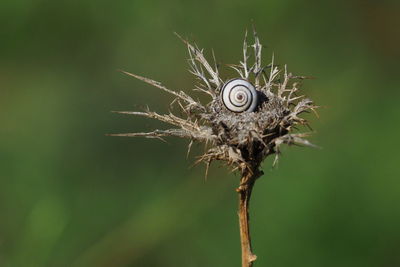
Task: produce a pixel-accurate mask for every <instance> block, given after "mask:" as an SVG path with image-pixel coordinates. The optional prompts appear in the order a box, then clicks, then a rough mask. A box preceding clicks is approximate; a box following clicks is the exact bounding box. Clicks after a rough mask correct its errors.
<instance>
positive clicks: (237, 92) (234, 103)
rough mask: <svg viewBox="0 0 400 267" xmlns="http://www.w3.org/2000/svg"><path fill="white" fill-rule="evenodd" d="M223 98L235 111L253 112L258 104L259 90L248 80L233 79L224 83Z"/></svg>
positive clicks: (228, 106)
mask: <svg viewBox="0 0 400 267" xmlns="http://www.w3.org/2000/svg"><path fill="white" fill-rule="evenodd" d="M221 100H222V103H224V105H225V107H226V108H227V109H229V110H230V111H233V112H245V111H247V112H253V111H254V110H255V109H256V107H257V104H258V94H257V90H256V88H255V87H254V85H252V84H251V83H249V82H248V81H246V80H243V79H233V80H230V81H228V82H226V83H225V84H224V86H223V87H222V90H221Z"/></svg>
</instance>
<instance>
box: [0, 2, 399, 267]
mask: <svg viewBox="0 0 400 267" xmlns="http://www.w3.org/2000/svg"><path fill="white" fill-rule="evenodd" d="M399 17H400V16H399V5H398V1H395V0H393V1H363V0H350V1H317V0H307V1H294V0H285V1H281V0H270V1H261V0H260V1H237V0H233V1H228V0H224V1H208V0H204V1H179V0H170V1H144V0H143V1H115V2H110V1H104V0H98V1H89V0H81V1H50V0H35V1H33V0H2V1H1V3H0V25H1V26H0V36H1V39H0V123H1V126H0V266H5V267H14V266H15V267H25V266H28V267H29V266H56V267H57V266H88V267H91V266H96V267H98V266H188V267H195V266H240V246H239V234H238V225H237V215H236V205H237V199H236V197H237V196H236V193H235V192H234V189H235V187H236V186H237V183H238V176H237V175H235V174H232V173H229V172H228V171H227V170H226V169H225V168H224V167H223V166H222V167H221V166H219V165H218V164H216V165H214V167H213V168H211V170H210V173H209V176H208V179H207V181H205V179H204V167H203V166H198V167H194V168H190V166H191V165H192V164H193V162H194V157H195V156H196V154H199V153H200V152H201V150H202V147H201V146H199V147H196V148H195V149H194V151H193V153H192V154H191V156H190V157H189V159H186V145H187V142H186V141H184V140H176V139H168V143H167V144H166V143H163V142H159V141H157V140H149V139H130V138H117V137H106V136H105V134H106V133H121V132H134V131H142V130H150V129H153V128H155V127H159V128H162V127H164V125H161V124H159V123H157V122H154V121H150V120H145V119H143V118H137V117H129V116H123V115H117V114H112V113H110V111H111V110H140V109H142V108H143V107H144V106H146V105H148V106H149V107H151V108H152V109H154V110H156V111H158V112H165V111H167V110H168V104H169V101H170V100H171V98H170V96H168V95H165V94H164V93H162V92H160V91H159V90H158V89H156V88H152V87H150V86H148V85H146V84H144V83H142V82H140V81H137V80H134V79H133V78H131V77H128V76H126V75H123V74H121V73H120V72H118V71H117V70H118V69H123V70H126V71H129V72H133V73H137V74H141V75H145V76H148V77H151V78H153V79H155V80H159V81H162V82H163V83H164V84H165V85H167V86H168V87H170V88H173V89H184V90H186V91H189V90H190V89H191V88H193V83H194V78H193V77H192V76H191V75H190V74H189V73H188V71H187V67H188V66H187V62H186V58H187V54H186V52H187V51H186V48H185V46H184V45H183V44H182V43H181V42H180V41H179V40H178V39H177V38H176V37H175V36H174V35H173V32H175V31H176V32H178V33H180V34H181V35H183V36H185V37H188V38H189V39H190V40H192V41H195V42H196V43H198V45H199V46H200V47H203V48H205V51H206V54H207V55H209V56H210V55H211V49H214V51H215V53H216V56H217V60H218V62H220V63H221V64H222V65H223V64H228V63H236V62H238V60H240V58H241V56H242V54H241V49H242V47H241V46H242V41H243V37H244V32H245V29H246V28H248V29H251V24H252V21H253V22H254V24H255V25H256V27H257V30H258V33H259V36H260V38H261V41H262V43H263V44H264V45H265V49H264V58H265V61H264V62H266V63H267V62H269V60H270V59H271V55H272V53H275V58H276V61H277V63H279V64H284V63H287V64H288V67H289V70H290V71H291V72H293V73H295V74H302V75H312V76H314V77H316V79H315V80H309V81H306V82H305V84H304V86H303V89H304V92H305V93H306V94H307V95H308V96H310V97H312V98H313V99H314V100H315V101H316V103H317V104H319V105H321V106H323V108H322V109H320V110H319V114H320V118H319V119H318V118H316V117H314V116H312V115H310V116H308V118H309V119H310V120H311V123H312V127H313V129H314V130H315V132H316V133H315V135H314V136H313V137H312V141H313V142H314V143H316V144H317V145H319V146H321V147H322V149H321V150H318V149H310V148H302V147H289V148H286V149H284V151H283V155H282V157H281V159H280V162H279V165H278V167H277V168H272V167H271V162H272V160H271V159H269V160H267V161H266V162H265V163H264V165H263V169H264V171H265V176H264V177H263V178H262V179H260V180H259V181H258V182H257V184H256V187H255V190H254V194H253V199H252V207H251V231H252V239H253V243H254V251H255V253H256V254H257V255H258V260H257V262H256V265H255V266H270V267H272V266H274V267H281V266H282V267H283V266H307V267H314V266H315V267H321V266H324V267H329V266H332V267H336V266H342V267H346V266H349V267H350V266H351V267H356V266H362V267H369V266H371V267H372V266H374V267H375V266H379V267H393V266H400V181H399V178H400V172H399V164H400V163H399V156H398V148H399V141H398V140H399V129H400V126H399V115H400V113H399V111H400V110H399V101H398V99H399V97H400V90H399V60H400V49H399V47H400V32H399V28H400V23H399ZM225 75H226V77H227V78H229V77H232V75H233V73H232V72H225ZM230 75H231V76H230Z"/></svg>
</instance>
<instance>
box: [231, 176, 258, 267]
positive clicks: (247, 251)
mask: <svg viewBox="0 0 400 267" xmlns="http://www.w3.org/2000/svg"><path fill="white" fill-rule="evenodd" d="M261 175H262V172H259V171H257V172H253V173H250V172H248V173H244V174H243V175H242V178H241V179H240V185H239V187H238V188H237V189H236V191H237V192H238V194H239V210H238V215H239V227H240V243H241V248H242V267H251V266H253V262H254V261H255V260H256V259H257V256H256V255H255V254H253V252H252V248H251V238H250V229H249V220H250V219H249V204H250V196H251V192H252V190H253V186H254V183H255V181H256V180H257V178H258V177H260V176H261Z"/></svg>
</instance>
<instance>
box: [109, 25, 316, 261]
mask: <svg viewBox="0 0 400 267" xmlns="http://www.w3.org/2000/svg"><path fill="white" fill-rule="evenodd" d="M253 33H254V43H253V44H252V45H248V43H247V41H248V37H247V33H246V35H245V39H244V43H243V60H242V61H240V63H239V64H238V65H229V67H231V68H233V69H234V70H235V71H236V72H237V74H238V75H239V76H240V80H243V81H247V82H249V83H251V84H252V85H253V86H254V88H255V89H256V91H257V95H256V96H257V98H256V101H257V107H256V109H255V110H254V111H251V112H250V111H245V112H233V111H231V110H229V109H228V108H227V107H226V105H224V103H223V99H222V97H221V91H222V90H223V88H224V86H225V84H226V83H227V82H226V81H227V79H223V78H221V76H220V74H219V70H218V65H217V64H216V60H215V56H214V54H213V59H214V64H212V65H211V64H210V63H209V62H208V61H207V60H206V58H205V56H204V53H203V50H202V49H199V48H198V47H197V45H193V44H191V43H189V42H188V41H187V40H185V39H183V38H182V37H180V36H179V35H177V36H178V37H179V38H180V39H181V40H182V41H183V42H184V43H185V44H186V46H187V48H188V52H189V60H188V61H189V66H190V72H191V73H192V74H193V75H195V77H196V78H197V80H198V81H199V83H198V84H197V85H196V86H195V90H197V91H200V92H202V93H204V94H206V95H208V96H209V97H210V98H211V100H210V102H209V103H207V104H202V103H200V102H199V101H198V100H195V99H193V98H192V97H191V96H189V95H188V94H186V93H185V92H183V91H179V92H177V91H173V90H170V89H168V88H167V87H165V86H164V85H162V84H161V83H160V82H157V81H154V80H152V79H148V78H145V77H142V76H139V75H136V74H132V73H128V72H124V73H126V74H127V75H130V76H132V77H135V78H137V79H139V80H142V81H144V82H146V83H148V84H150V85H153V86H155V87H157V88H159V89H161V90H163V91H165V92H167V93H169V94H171V95H173V96H174V100H173V101H172V103H171V105H177V106H178V107H179V109H181V111H182V114H183V117H180V116H176V115H174V114H173V113H171V112H170V113H169V114H158V113H156V112H153V111H150V110H146V111H142V112H137V111H116V112H117V113H121V114H128V115H137V116H144V117H148V118H152V119H156V120H159V121H162V122H165V123H167V124H170V125H172V126H173V128H171V129H167V130H158V129H157V130H154V131H151V132H138V133H123V134H112V136H126V137H138V136H140V137H147V138H161V139H162V138H163V137H166V136H176V137H182V138H187V139H189V140H190V143H189V146H188V152H189V151H190V147H191V146H192V144H193V142H202V143H205V144H206V149H205V152H204V154H203V155H201V156H200V157H199V158H198V160H197V162H196V163H199V162H204V163H205V164H206V166H207V168H206V175H207V171H208V167H209V166H210V164H211V162H213V161H215V160H219V161H224V162H226V163H227V165H229V166H230V167H231V168H232V170H237V171H239V172H240V174H241V178H240V184H239V187H238V188H237V192H238V194H239V212H238V213H239V225H240V236H241V247H242V266H246V267H248V266H252V262H253V261H255V259H256V256H255V255H254V254H253V253H252V249H251V243H250V233H249V218H248V208H249V200H250V195H251V191H252V188H253V185H254V183H255V181H256V179H257V178H259V177H260V176H261V175H262V174H263V172H262V171H261V170H260V165H261V163H262V162H263V160H264V159H265V158H266V157H268V156H269V155H272V154H274V155H275V160H274V164H275V163H276V162H277V160H278V156H279V154H280V146H281V145H282V144H287V145H291V144H298V145H304V146H313V145H312V144H311V143H310V142H309V141H308V140H306V139H305V137H307V136H308V135H309V133H298V132H297V127H296V126H299V125H305V126H308V123H307V121H306V120H305V119H304V118H301V117H300V115H301V114H302V113H304V112H309V111H314V112H315V109H316V108H317V106H315V105H314V104H313V102H312V101H311V100H310V99H308V98H305V97H304V95H298V91H299V88H300V85H301V82H302V80H304V79H306V78H307V77H305V76H296V75H293V74H291V73H289V72H288V71H287V69H286V66H284V68H283V70H282V69H280V68H279V66H277V65H275V64H274V60H273V58H272V62H271V63H270V64H268V65H266V66H264V65H262V60H261V52H262V48H263V47H262V45H261V44H260V41H259V38H258V36H257V33H256V32H255V30H254V31H253ZM249 48H251V50H252V51H249V50H250V49H249ZM239 98H240V99H239V100H241V99H242V96H240V97H239ZM253 100H254V99H253ZM294 131H295V133H294Z"/></svg>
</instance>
